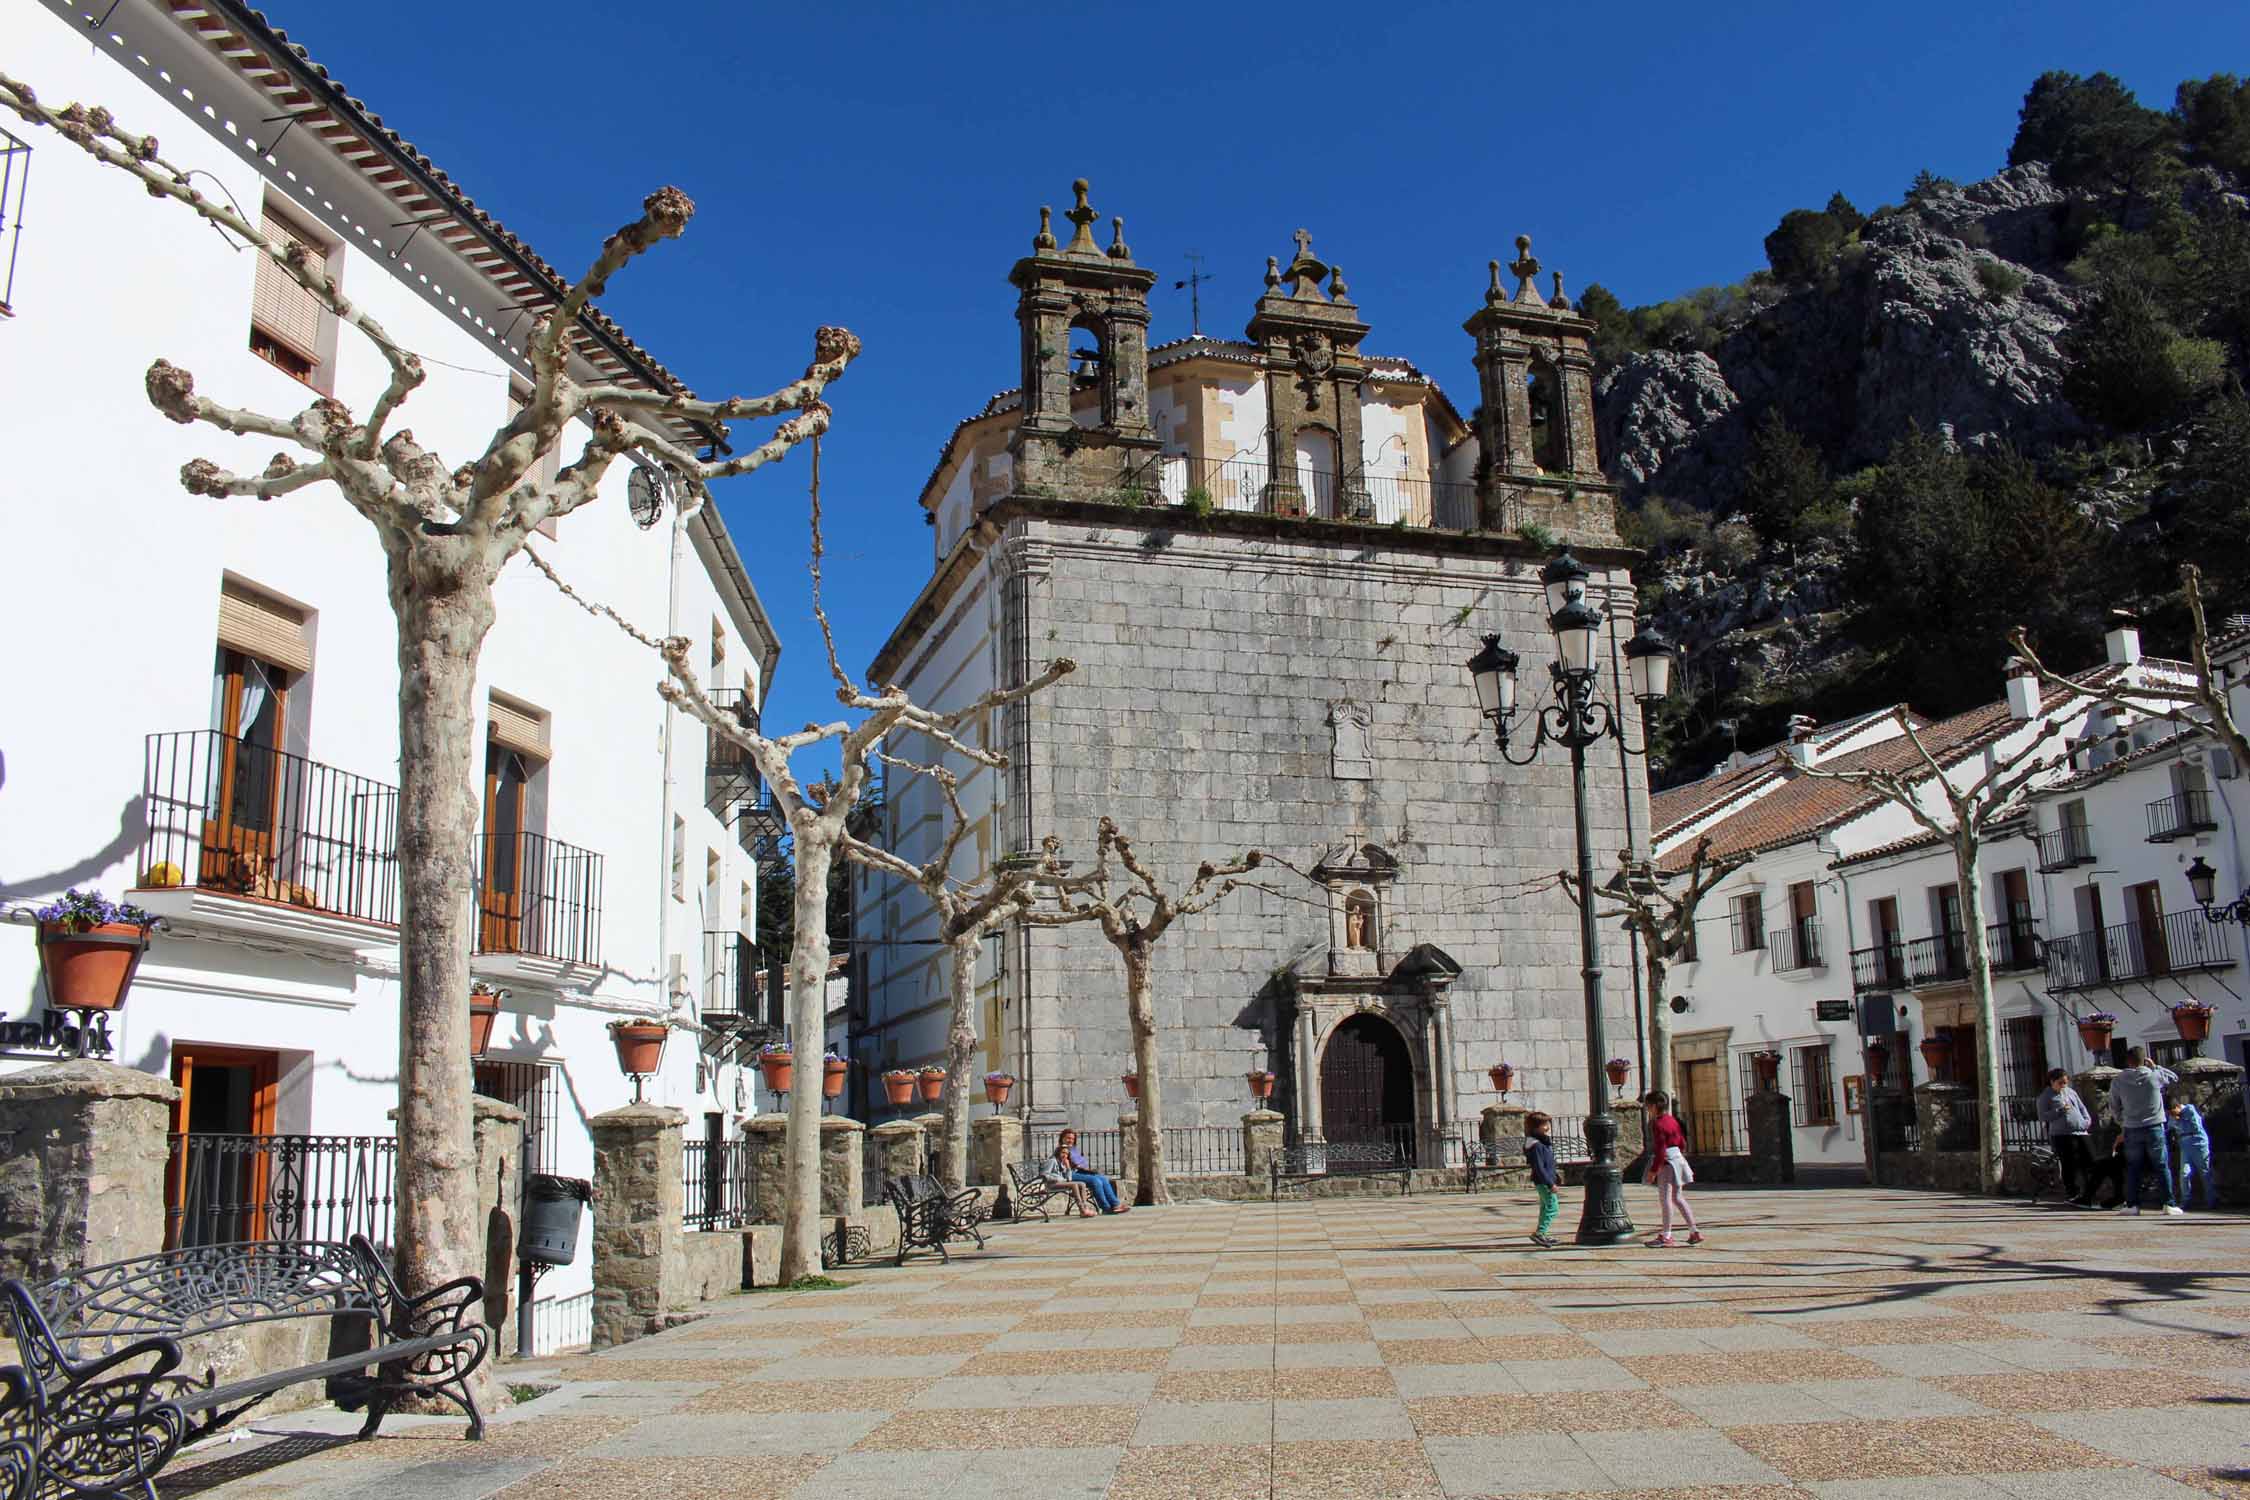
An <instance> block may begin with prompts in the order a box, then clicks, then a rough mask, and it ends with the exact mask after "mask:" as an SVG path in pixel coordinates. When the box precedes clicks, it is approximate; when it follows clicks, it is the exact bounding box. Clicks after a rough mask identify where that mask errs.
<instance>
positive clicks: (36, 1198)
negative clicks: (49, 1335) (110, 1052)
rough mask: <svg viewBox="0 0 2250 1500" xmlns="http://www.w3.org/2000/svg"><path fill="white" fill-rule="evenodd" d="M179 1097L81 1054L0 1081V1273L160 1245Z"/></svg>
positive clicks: (31, 1277) (64, 1271) (147, 1251)
mask: <svg viewBox="0 0 2250 1500" xmlns="http://www.w3.org/2000/svg"><path fill="white" fill-rule="evenodd" d="M179 1097H180V1091H179V1090H178V1089H176V1088H174V1087H173V1086H172V1085H171V1084H170V1083H168V1082H166V1081H165V1080H164V1079H161V1078H158V1077H156V1076H155V1075H154V1074H151V1073H143V1072H141V1071H140V1070H139V1069H137V1068H123V1067H119V1066H118V1065H117V1064H115V1063H104V1062H89V1061H85V1060H83V1059H80V1060H75V1061H72V1062H63V1063H52V1064H49V1065H48V1066H45V1067H38V1068H28V1069H26V1070H24V1071H23V1072H21V1073H15V1074H10V1075H9V1076H7V1077H4V1078H0V1275H7V1276H14V1277H18V1278H20V1279H22V1280H24V1281H29V1282H38V1281H44V1280H46V1279H48V1278H49V1277H54V1276H65V1275H68V1274H69V1273H71V1272H73V1271H79V1270H83V1269H85V1268H86V1267H87V1266H90V1265H100V1264H102V1263H103V1262H105V1261H112V1260H125V1259H129V1258H130V1257H132V1256H136V1255H154V1254H155V1253H156V1252H157V1251H159V1250H162V1249H163V1248H164V1165H165V1161H166V1159H167V1157H168V1156H169V1154H170V1149H171V1148H170V1145H169V1143H168V1141H167V1140H166V1137H167V1135H168V1134H169V1133H170V1131H171V1128H172V1106H173V1104H174V1103H175V1102H176V1101H177V1100H178V1099H179Z"/></svg>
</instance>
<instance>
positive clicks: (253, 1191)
mask: <svg viewBox="0 0 2250 1500" xmlns="http://www.w3.org/2000/svg"><path fill="white" fill-rule="evenodd" d="M279 1078H280V1067H279V1059H277V1058H276V1057H275V1055H274V1054H273V1053H271V1052H263V1051H258V1050H256V1049H254V1048H247V1047H212V1046H204V1045H201V1044H196V1045H181V1046H176V1047H174V1048H173V1049H172V1083H173V1085H174V1087H176V1088H178V1089H179V1091H180V1097H179V1098H178V1099H177V1100H175V1101H174V1102H173V1105H172V1135H173V1137H174V1141H173V1146H172V1159H171V1164H170V1169H169V1170H168V1171H167V1172H166V1173H165V1180H164V1206H165V1209H166V1210H167V1212H166V1215H165V1218H166V1231H165V1244H166V1246H167V1248H169V1247H171V1246H174V1245H178V1244H211V1243H223V1242H225V1241H229V1240H257V1239H264V1238H266V1237H267V1232H268V1227H269V1226H268V1209H269V1207H270V1205H271V1203H272V1197H273V1162H272V1158H271V1155H270V1153H269V1152H267V1151H266V1150H264V1149H263V1148H262V1147H261V1146H257V1145H253V1144H252V1143H250V1142H244V1141H241V1140H240V1139H235V1140H231V1141H228V1142H226V1143H225V1145H224V1146H223V1147H222V1146H221V1145H220V1144H219V1143H218V1142H216V1141H213V1140H212V1139H211V1138H213V1137H219V1136H225V1137H235V1138H240V1137H245V1136H248V1137H270V1136H272V1135H273V1133H274V1105H275V1101H276V1098H277V1096H278V1094H279V1087H278V1083H279ZM198 1139H201V1140H204V1141H206V1142H207V1144H205V1145H204V1146H201V1147H198V1146H196V1145H194V1144H193V1143H194V1142H195V1141H197V1140H198Z"/></svg>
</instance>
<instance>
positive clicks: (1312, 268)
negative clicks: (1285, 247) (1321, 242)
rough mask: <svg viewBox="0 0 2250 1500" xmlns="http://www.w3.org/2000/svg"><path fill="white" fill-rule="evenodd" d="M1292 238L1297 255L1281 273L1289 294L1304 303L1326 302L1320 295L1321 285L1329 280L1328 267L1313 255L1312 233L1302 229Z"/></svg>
mask: <svg viewBox="0 0 2250 1500" xmlns="http://www.w3.org/2000/svg"><path fill="white" fill-rule="evenodd" d="M1292 238H1294V239H1295V240H1296V241H1297V253H1296V255H1295V256H1294V257H1292V258H1291V260H1290V262H1289V268H1288V269H1287V270H1285V271H1283V272H1282V273H1281V277H1282V280H1284V281H1286V282H1288V283H1289V294H1290V295H1291V296H1292V297H1295V298H1297V299H1298V300H1299V301H1302V302H1322V301H1326V300H1327V299H1326V298H1324V297H1322V296H1321V295H1320V283H1321V282H1322V281H1323V280H1325V279H1326V278H1327V275H1328V267H1327V265H1326V264H1325V263H1324V262H1322V261H1321V260H1320V258H1319V257H1318V256H1316V255H1314V254H1313V253H1312V231H1311V230H1309V229H1300V230H1298V231H1297V233H1296V234H1295V235H1294V236H1292Z"/></svg>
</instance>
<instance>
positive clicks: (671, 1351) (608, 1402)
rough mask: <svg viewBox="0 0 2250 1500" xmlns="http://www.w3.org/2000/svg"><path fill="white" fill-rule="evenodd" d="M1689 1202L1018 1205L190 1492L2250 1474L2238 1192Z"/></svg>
mask: <svg viewBox="0 0 2250 1500" xmlns="http://www.w3.org/2000/svg"><path fill="white" fill-rule="evenodd" d="M1695 1201H1696V1203H1697V1204H1698V1205H1699V1209H1700V1212H1701V1213H1702V1214H1703V1216H1704V1219H1705V1227H1706V1229H1707V1230H1708V1231H1709V1233H1710V1235H1711V1240H1710V1243H1708V1244H1707V1245H1705V1246H1703V1247H1701V1248H1699V1249H1694V1250H1689V1249H1684V1248H1683V1249H1677V1250H1671V1251H1659V1250H1651V1249H1645V1248H1641V1247H1638V1246H1634V1247H1621V1248H1618V1249H1613V1250H1603V1251H1576V1250H1564V1251H1556V1252H1548V1253H1540V1252H1535V1251H1532V1250H1531V1249H1530V1248H1529V1247H1528V1246H1525V1245H1524V1243H1523V1241H1522V1239H1521V1235H1522V1232H1523V1230H1524V1229H1525V1228H1526V1227H1527V1226H1528V1224H1529V1222H1530V1200H1529V1198H1528V1197H1525V1196H1521V1195H1511V1194H1499V1193H1493V1194H1485V1195H1480V1196H1478V1197H1474V1198H1470V1197H1466V1196H1463V1195H1459V1194H1454V1195H1447V1196H1434V1197H1415V1198H1411V1199H1396V1198H1383V1199H1359V1200H1329V1201H1324V1202H1319V1203H1285V1204H1280V1205H1273V1204H1239V1205H1183V1206H1179V1207H1174V1208H1168V1209H1162V1210H1145V1209H1144V1210H1140V1211H1137V1212H1135V1213H1133V1214H1130V1215H1127V1216H1125V1217H1123V1218H1115V1219H1103V1220H1095V1221H1091V1222H1089V1221H1082V1220H1066V1221H1061V1222H1057V1223H1054V1224H1050V1225H1031V1226H1027V1227H1023V1228H1017V1227H1014V1226H1010V1225H1002V1226H999V1228H998V1230H997V1232H996V1233H995V1234H994V1235H993V1237H992V1247H991V1249H990V1250H989V1251H988V1252H986V1253H983V1254H975V1253H971V1254H968V1255H961V1256H956V1257H955V1259H954V1262H953V1264H952V1265H950V1266H941V1265H939V1264H937V1263H936V1262H935V1261H933V1260H928V1259H917V1260H916V1261H914V1262H912V1263H911V1264H909V1265H908V1266H907V1267H906V1268H904V1269H892V1268H890V1267H888V1266H883V1267H878V1268H871V1269H867V1270H864V1271H857V1270H855V1271H851V1272H847V1273H845V1274H846V1275H847V1276H848V1277H849V1279H850V1280H852V1281H853V1282H854V1283H855V1285H853V1286H852V1287H851V1288H850V1289H848V1290H845V1291H838V1292H819V1293H798V1294H791V1295H772V1294H768V1295H752V1296H746V1297H740V1298H735V1299H731V1300H728V1301H725V1302H720V1303H716V1304H713V1306H712V1308H711V1315H710V1316H709V1317H707V1318H705V1319H703V1320H701V1321H699V1322H696V1323H693V1324H691V1325H689V1326H687V1327H684V1328H681V1329H678V1330H675V1331H674V1332H672V1333H669V1334H666V1335H664V1336H662V1337H659V1338H652V1339H646V1340H643V1341H640V1342H638V1343H634V1344H631V1345H628V1346H626V1347H624V1348H622V1349H618V1350H614V1351H611V1352H609V1353H606V1354H602V1355H598V1356H589V1357H578V1358H570V1359H565V1360H562V1361H560V1362H553V1361H550V1362H547V1364H546V1365H545V1366H543V1367H542V1368H543V1369H544V1370H545V1371H547V1372H548V1378H553V1379H558V1380H559V1381H560V1382H562V1383H561V1385H560V1388H559V1389H557V1390H555V1391H553V1392H551V1393H550V1394H547V1395H545V1396H543V1397H541V1398H539V1399H538V1400H535V1401H533V1402H530V1403H528V1404H526V1405H523V1406H521V1407H519V1408H517V1409H516V1410H514V1411H512V1412H510V1413H509V1414H508V1415H507V1417H506V1418H505V1419H504V1420H503V1421H501V1422H499V1423H496V1424H495V1425H494V1428H493V1431H492V1437H491V1439H490V1440H489V1441H488V1442H486V1443H484V1444H482V1445H481V1446H472V1445H467V1444H464V1443H462V1442H461V1441H460V1440H459V1431H460V1424H459V1423H458V1422H435V1423H433V1424H431V1425H427V1426H413V1427H409V1426H402V1427H401V1429H400V1431H399V1434H398V1435H397V1436H396V1437H393V1436H390V1435H389V1433H388V1429H387V1428H386V1435H385V1436H384V1437H383V1438H381V1439H378V1440H377V1441H375V1442H372V1443H351V1444H342V1445H338V1446H332V1447H325V1448H324V1447H323V1446H322V1443H323V1440H322V1439H318V1438H305V1437H290V1438H282V1439H280V1440H279V1444H278V1445H277V1446H276V1447H275V1448H274V1449H273V1450H271V1451H269V1452H257V1451H249V1450H248V1445H242V1444H238V1445H236V1446H235V1447H234V1448H231V1449H220V1450H218V1453H219V1455H220V1457H219V1458H218V1460H217V1461H218V1462H219V1463H220V1464H221V1465H222V1467H221V1468H219V1469H214V1470H211V1471H207V1472H206V1473H205V1474H204V1475H201V1476H198V1475H196V1474H194V1473H193V1471H189V1472H187V1473H184V1474H182V1476H181V1479H182V1480H183V1481H184V1482H183V1483H180V1484H176V1485H173V1486H168V1487H167V1494H168V1495H172V1494H182V1493H193V1492H197V1490H198V1489H199V1488H200V1492H201V1493H203V1494H206V1495H209V1496H212V1497H214V1500H253V1497H278V1496H284V1495H288V1496H334V1497H343V1500H377V1497H391V1496H402V1497H409V1500H481V1497H484V1496H490V1495H498V1496H502V1497H505V1500H535V1497H536V1500H571V1497H594V1500H631V1497H639V1496H661V1497H667V1500H669V1497H674V1496H677V1497H680V1500H690V1497H693V1500H704V1497H724V1496H740V1497H746V1500H766V1497H773V1500H780V1497H790V1500H863V1497H864V1500H878V1497H879V1500H897V1497H898V1496H901V1495H914V1496H962V1497H977V1500H1008V1497H1013V1496H1022V1497H1027V1500H1028V1497H1039V1500H1045V1497H1068V1496H1089V1497H1091V1496H1107V1497H1110V1500H1298V1497H1305V1500H1312V1497H1325V1496H1336V1497H1367V1496H1514V1495H1543V1496H1551V1495H1558V1494H1560V1495H1583V1494H1601V1495H1604V1496H1609V1497H1613V1500H1614V1497H1617V1496H1619V1495H1624V1496H1631V1497H1644V1500H1653V1497H1659V1496H1661V1497H1665V1500H1688V1497H1704V1496H1726V1497H1734V1500H1809V1497H1819V1500H1878V1497H1879V1500H1917V1497H1928V1500H1967V1497H1975V1496H2023V1497H2027V1500H2029V1497H2036V1500H2077V1497H2094V1496H2099V1497H2102V1500H2138V1497H2144V1496H2145V1497H2158V1496H2174V1497H2192V1496H2199V1495H2233V1496H2250V1220H2245V1219H2243V1218H2241V1217H2239V1216H2220V1217H2213V1218H2205V1217H2201V1216H2193V1217H2189V1218H2186V1219H2169V1220H2168V1219H2164V1218H2162V1217H2156V1216H2150V1217H2142V1218H2138V1219H2134V1218H2120V1217H2114V1216H2111V1215H2107V1214H2099V1215H2097V1214H2092V1213H2081V1212H2077V1211H2074V1210H2070V1209H2058V1208H2055V1207H2053V1206H2052V1205H2049V1206H2046V1207H2030V1206H2026V1205H2024V1204H2021V1203H2015V1202H2005V1201H2002V1202H1985V1201H1980V1200H1975V1199H1963V1198H1951V1197H1943V1196H1938V1195H1934V1194H1920V1193H1904V1192H1881V1191H1874V1190H1868V1189H1849V1190H1843V1189H1830V1190H1825V1191H1795V1192H1774V1191H1768V1192H1757V1191H1749V1190H1738V1191H1729V1190H1726V1189H1717V1188H1714V1189H1703V1188H1698V1189H1696V1190H1695ZM1573 1207H1575V1205H1573ZM1632 1207H1633V1211H1634V1212H1635V1213H1636V1214H1637V1215H1639V1214H1652V1212H1653V1209H1654V1203H1653V1200H1652V1198H1651V1196H1650V1195H1649V1193H1648V1192H1647V1190H1645V1189H1635V1190H1634V1191H1633V1194H1632ZM509 1378H510V1379H511V1380H527V1379H531V1378H534V1377H533V1375H532V1374H531V1373H529V1372H528V1371H526V1370H524V1369H523V1368H522V1367H512V1368H511V1372H510V1375H509ZM318 1425H319V1423H318V1421H317V1414H307V1415H305V1416H298V1417H281V1418H276V1419H273V1420H272V1421H271V1422H269V1423H267V1424H265V1426H266V1427H267V1428H268V1429H270V1430H274V1431H285V1432H298V1433H302V1432H305V1431H307V1430H309V1429H311V1428H313V1427H316V1426H318ZM284 1453H302V1454H304V1455H305V1456H302V1457H299V1458H296V1459H295V1460H294V1461H292V1462H288V1463H286V1464H283V1465H281V1466H279V1467H271V1468H263V1466H264V1465H265V1464H266V1463H267V1462H268V1461H270V1460H271V1459H274V1458H277V1457H279V1456H281V1455H282V1454H284ZM260 1468H262V1469H263V1471H262V1472H244V1471H249V1470H254V1469H260ZM228 1472H238V1473H242V1477H240V1478H236V1479H233V1480H232V1481H231V1482H229V1483H226V1484H224V1485H222V1486H219V1487H216V1488H207V1487H201V1486H199V1485H198V1480H199V1479H200V1480H201V1481H202V1482H203V1484H204V1485H208V1483H209V1481H211V1480H215V1479H218V1478H219V1477H220V1476H221V1475H222V1474H224V1473H228Z"/></svg>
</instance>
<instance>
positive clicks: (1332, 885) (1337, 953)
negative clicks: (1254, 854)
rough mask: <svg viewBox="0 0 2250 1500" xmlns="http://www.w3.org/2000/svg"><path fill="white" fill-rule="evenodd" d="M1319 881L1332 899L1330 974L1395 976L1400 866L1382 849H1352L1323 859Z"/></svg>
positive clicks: (1347, 847) (1316, 869)
mask: <svg viewBox="0 0 2250 1500" xmlns="http://www.w3.org/2000/svg"><path fill="white" fill-rule="evenodd" d="M1312 874H1313V879H1314V880H1316V881H1318V882H1320V885H1321V887H1322V888H1323V889H1324V890H1325V891H1327V893H1328V972H1329V975H1330V976H1331V977H1333V978H1375V977H1377V976H1380V975H1383V974H1387V973H1389V972H1390V968H1391V959H1392V956H1393V953H1394V948H1393V945H1392V943H1391V936H1392V920H1393V913H1392V911H1391V899H1390V892H1391V882H1392V881H1393V880H1395V879H1396V878H1397V877H1398V861H1397V860H1396V859H1394V858H1392V857H1391V855H1390V853H1389V851H1388V850H1386V849H1384V848H1383V847H1382V846H1381V845H1380V844H1357V843H1347V844H1344V845H1342V846H1340V847H1338V848H1336V849H1333V850H1331V851H1330V852H1329V853H1327V854H1325V855H1323V856H1322V857H1321V861H1320V863H1319V864H1317V865H1315V866H1314V867H1313V872H1312Z"/></svg>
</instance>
